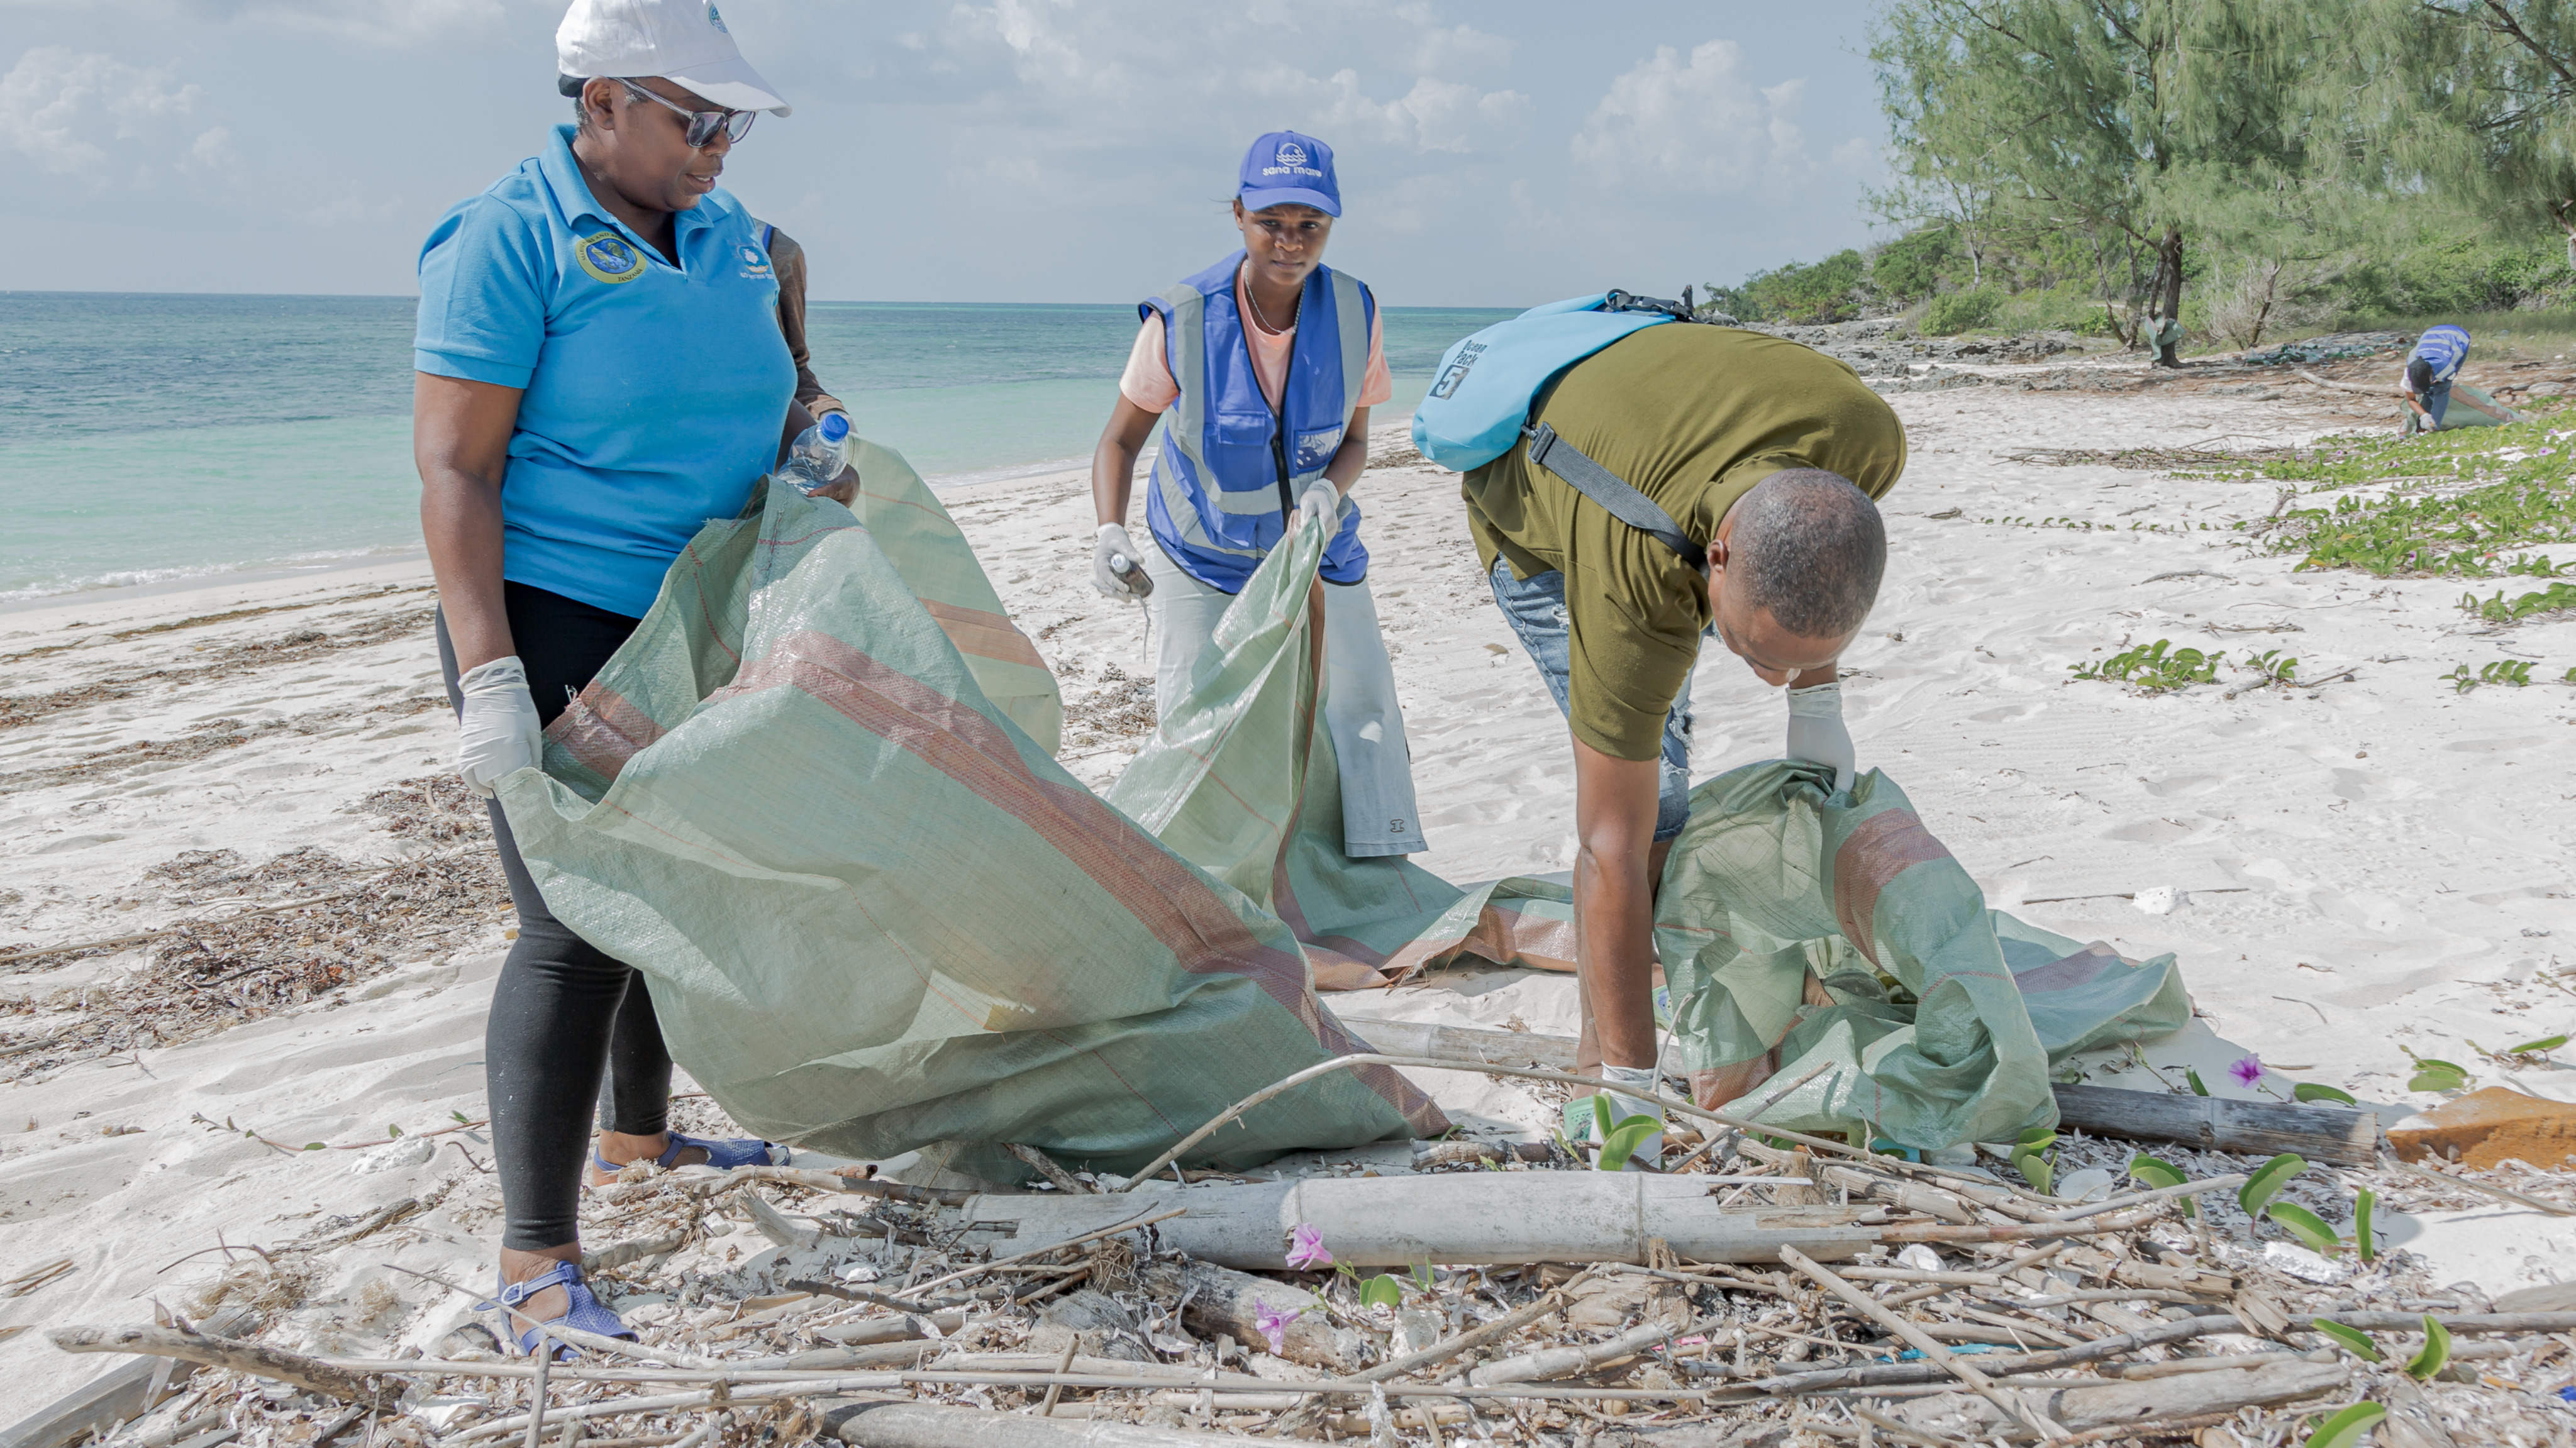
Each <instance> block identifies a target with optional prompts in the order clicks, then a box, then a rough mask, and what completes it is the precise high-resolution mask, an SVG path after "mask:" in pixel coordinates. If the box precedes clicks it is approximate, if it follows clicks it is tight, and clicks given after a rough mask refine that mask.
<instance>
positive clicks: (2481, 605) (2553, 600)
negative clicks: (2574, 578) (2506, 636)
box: [2460, 583, 2576, 623]
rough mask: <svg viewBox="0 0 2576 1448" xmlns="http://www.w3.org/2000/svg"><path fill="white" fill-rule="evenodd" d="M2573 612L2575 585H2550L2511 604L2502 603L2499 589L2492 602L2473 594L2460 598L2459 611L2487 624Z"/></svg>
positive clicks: (2489, 599) (2501, 591)
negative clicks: (2570, 610) (2568, 610)
mask: <svg viewBox="0 0 2576 1448" xmlns="http://www.w3.org/2000/svg"><path fill="white" fill-rule="evenodd" d="M2571 608H2576V584H2570V583H2553V584H2551V585H2549V586H2548V587H2547V588H2544V589H2541V590H2539V591H2538V592H2536V593H2526V594H2524V595H2523V596H2522V597H2520V598H2517V599H2515V600H2514V601H2513V602H2511V603H2507V602H2505V598H2504V590H2503V589H2501V588H2499V589H2497V590H2496V595H2495V597H2493V598H2486V599H2482V598H2479V597H2478V596H2477V595H2476V594H2475V593H2465V594H2462V595H2460V611H2461V612H2462V613H2465V614H2467V615H2469V616H2470V617H2472V618H2477V619H2483V620H2485V621H2486V622H2488V623H2520V622H2522V621H2523V620H2525V619H2529V618H2537V617H2539V616H2541V615H2543V614H2551V613H2559V612H2563V611H2565V610H2567V609H2571Z"/></svg>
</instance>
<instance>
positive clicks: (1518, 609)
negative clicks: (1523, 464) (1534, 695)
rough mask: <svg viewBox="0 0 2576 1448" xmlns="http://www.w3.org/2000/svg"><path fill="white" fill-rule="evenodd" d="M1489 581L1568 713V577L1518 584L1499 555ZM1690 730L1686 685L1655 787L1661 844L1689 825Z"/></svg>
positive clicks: (1670, 718) (1670, 721) (1670, 720)
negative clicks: (1566, 591)
mask: <svg viewBox="0 0 2576 1448" xmlns="http://www.w3.org/2000/svg"><path fill="white" fill-rule="evenodd" d="M1486 581H1487V582H1488V583H1490V584H1492V585H1493V589H1494V602H1496V603H1498V604H1501V605H1502V606H1503V617H1504V618H1505V619H1508V620H1509V621H1510V622H1511V626H1512V632H1513V633H1516V634H1518V635H1520V640H1521V647H1522V648H1525V649H1527V650H1529V656H1530V660H1531V661H1532V662H1533V663H1536V664H1537V665H1538V673H1539V677H1540V678H1542V679H1545V680H1547V690H1548V692H1549V693H1551V694H1554V695H1555V696H1556V709H1557V712H1558V713H1560V714H1564V713H1568V711H1569V709H1570V707H1571V706H1570V704H1569V702H1568V698H1567V691H1568V687H1569V684H1568V680H1569V677H1570V675H1571V674H1572V671H1573V664H1572V661H1571V658H1570V655H1569V647H1568V639H1567V628H1566V622H1565V575H1564V574H1562V573H1558V572H1555V571H1554V570H1550V571H1549V572H1546V573H1534V574H1532V575H1530V576H1529V577H1527V578H1514V577H1512V565H1511V561H1510V560H1509V559H1506V558H1503V557H1501V556H1499V555H1498V556H1496V557H1495V559H1494V571H1493V574H1492V576H1491V577H1489V578H1488V579H1487V580H1486ZM1690 728H1691V713H1690V686H1689V684H1688V683H1687V682H1686V683H1684V684H1683V686H1682V696H1681V697H1680V698H1678V699H1676V700H1674V701H1673V707H1672V712H1671V713H1669V714H1666V715H1665V716H1664V751H1663V761H1662V762H1663V769H1662V773H1661V777H1660V778H1659V779H1658V780H1657V781H1656V785H1655V838H1656V839H1657V840H1669V839H1671V838H1673V837H1674V836H1675V835H1678V834H1680V833H1681V832H1682V826H1683V825H1685V824H1688V823H1689V822H1690Z"/></svg>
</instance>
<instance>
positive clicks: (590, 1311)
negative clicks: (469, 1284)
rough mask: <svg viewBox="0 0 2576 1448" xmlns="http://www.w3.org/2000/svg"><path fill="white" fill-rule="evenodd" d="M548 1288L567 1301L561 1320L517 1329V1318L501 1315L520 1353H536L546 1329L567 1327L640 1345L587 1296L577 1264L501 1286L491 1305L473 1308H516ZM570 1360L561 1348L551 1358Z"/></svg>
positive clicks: (613, 1315) (569, 1354) (569, 1352)
mask: <svg viewBox="0 0 2576 1448" xmlns="http://www.w3.org/2000/svg"><path fill="white" fill-rule="evenodd" d="M549 1287H560V1288H562V1289H563V1290H564V1296H565V1297H567V1298H569V1299H571V1310H570V1311H568V1312H566V1313H565V1314H564V1315H563V1316H561V1317H557V1318H551V1319H549V1320H547V1321H546V1322H545V1323H543V1324H542V1325H540V1326H537V1327H530V1328H525V1329H521V1328H520V1327H519V1321H520V1320H519V1319H518V1318H516V1317H507V1315H506V1314H505V1317H507V1321H506V1322H505V1324H504V1326H505V1327H507V1328H509V1329H511V1330H513V1331H512V1335H513V1338H514V1340H515V1341H517V1343H518V1344H519V1351H520V1352H521V1353H524V1354H529V1355H534V1354H535V1352H536V1350H537V1338H538V1336H539V1335H540V1334H542V1333H544V1331H545V1330H546V1329H547V1328H549V1327H569V1328H572V1329H573V1330H574V1331H576V1332H587V1333H593V1334H596V1335H597V1336H600V1337H622V1338H625V1339H626V1340H627V1341H629V1342H641V1341H643V1339H641V1338H639V1337H637V1336H636V1335H635V1330H634V1329H633V1328H630V1327H628V1326H627V1325H626V1324H625V1323H623V1322H621V1321H619V1320H618V1317H617V1314H616V1313H614V1312H611V1311H609V1310H608V1309H607V1308H605V1307H602V1306H600V1305H599V1299H598V1298H596V1297H593V1296H591V1295H590V1289H589V1288H588V1287H586V1286H584V1285H583V1284H582V1280H581V1264H580V1263H578V1262H558V1263H556V1264H555V1265H554V1266H553V1267H552V1268H551V1269H549V1270H547V1271H545V1272H542V1273H539V1274H538V1275H536V1276H534V1277H531V1278H529V1279H528V1280H527V1281H525V1282H504V1283H502V1284H501V1290H500V1291H499V1292H497V1293H495V1294H493V1296H494V1299H495V1300H494V1301H491V1302H478V1303H476V1304H474V1305H475V1307H476V1308H477V1309H478V1310H481V1311H486V1312H489V1311H492V1310H494V1309H495V1308H509V1307H517V1306H519V1305H520V1304H521V1303H524V1302H526V1301H527V1300H528V1299H529V1298H531V1297H534V1296H536V1295H537V1294H538V1293H540V1292H543V1291H545V1290H546V1289H547V1288H549ZM573 1357H574V1353H573V1350H572V1349H571V1348H569V1347H561V1346H559V1347H558V1348H557V1351H556V1356H555V1360H556V1361H557V1362H570V1361H572V1360H573Z"/></svg>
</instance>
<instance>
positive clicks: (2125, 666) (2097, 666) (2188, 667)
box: [2066, 639, 2298, 693]
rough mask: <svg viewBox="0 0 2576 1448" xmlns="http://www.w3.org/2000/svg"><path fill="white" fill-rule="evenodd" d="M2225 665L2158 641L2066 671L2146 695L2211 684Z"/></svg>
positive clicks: (2222, 658) (2219, 659)
mask: <svg viewBox="0 0 2576 1448" xmlns="http://www.w3.org/2000/svg"><path fill="white" fill-rule="evenodd" d="M2276 652H2277V651H2276ZM2226 662H2227V655H2225V654H2223V653H2217V654H2205V653H2202V652H2201V651H2200V650H2198V649H2192V648H2183V649H2177V648H2174V647H2173V640H2171V639H2158V640H2156V641H2155V642H2154V643H2152V644H2140V645H2139V646H2137V647H2136V648H2132V649H2123V650H2122V651H2120V652H2119V653H2116V654H2113V655H2111V656H2110V657H2109V658H2106V659H2096V660H2093V661H2091V662H2087V663H2081V664H2069V665H2067V666H2066V667H2067V669H2068V670H2069V671H2070V672H2072V673H2073V674H2074V675H2075V681H2077V682H2089V681H2093V680H2101V681H2104V682H2107V683H2115V684H2132V685H2135V686H2136V687H2138V688H2141V689H2145V690H2147V691H2149V692H2150V693H2159V692H2162V691H2164V690H2167V689H2180V688H2186V687H2188V686H2190V685H2193V684H2207V683H2211V682H2213V681H2215V680H2216V679H2217V677H2218V671H2219V669H2220V668H2221V667H2222V666H2224V665H2225V664H2226ZM2290 663H2291V664H2292V665H2293V666H2296V664H2297V663H2298V660H2296V659H2292V660H2291V661H2290ZM2267 677H2269V676H2267Z"/></svg>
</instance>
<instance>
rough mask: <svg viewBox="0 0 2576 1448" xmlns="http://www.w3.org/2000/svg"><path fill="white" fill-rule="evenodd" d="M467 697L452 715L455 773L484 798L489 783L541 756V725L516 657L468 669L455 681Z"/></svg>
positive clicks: (530, 765)
mask: <svg viewBox="0 0 2576 1448" xmlns="http://www.w3.org/2000/svg"><path fill="white" fill-rule="evenodd" d="M456 687H457V690H458V692H459V693H461V694H463V695H464V696H465V702H464V706H463V707H462V708H460V709H459V710H458V711H457V715H456V777H457V778H459V779H462V780H464V781H465V787H466V788H467V789H470V790H472V791H474V792H475V793H476V794H479V795H481V796H483V797H484V798H486V799H489V798H491V797H492V786H493V785H495V784H498V783H499V782H501V780H502V779H504V778H506V777H507V776H509V775H511V774H514V773H516V772H518V771H519V770H522V769H534V768H536V766H537V761H538V760H539V759H542V758H543V757H544V756H545V747H546V735H545V726H544V725H542V724H539V723H538V722H537V701H536V699H535V698H534V697H533V696H532V695H530V694H529V693H528V671H527V669H526V668H525V667H523V666H522V665H521V664H520V663H519V656H518V655H517V654H512V655H510V656H509V657H508V658H502V659H494V660H493V661H492V662H490V663H488V664H477V665H475V666H474V667H473V668H470V669H467V670H466V671H465V672H464V674H463V675H462V676H460V677H459V678H458V679H457V681H456Z"/></svg>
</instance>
